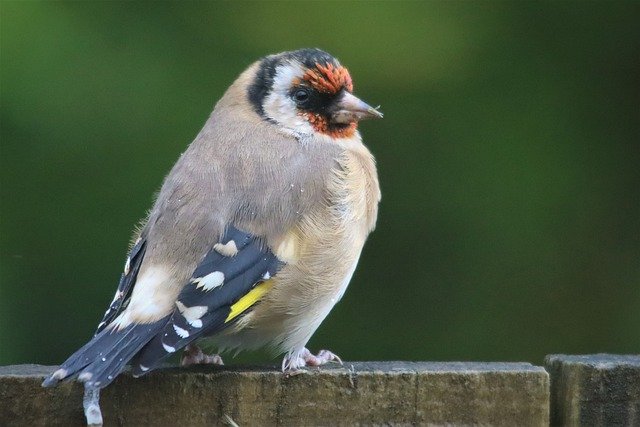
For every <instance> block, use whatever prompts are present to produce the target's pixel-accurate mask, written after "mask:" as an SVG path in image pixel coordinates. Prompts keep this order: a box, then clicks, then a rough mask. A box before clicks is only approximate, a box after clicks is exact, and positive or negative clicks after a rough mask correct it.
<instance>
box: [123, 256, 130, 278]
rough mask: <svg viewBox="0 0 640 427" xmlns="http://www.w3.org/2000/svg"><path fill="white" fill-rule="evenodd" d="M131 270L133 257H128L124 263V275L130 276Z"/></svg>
mask: <svg viewBox="0 0 640 427" xmlns="http://www.w3.org/2000/svg"><path fill="white" fill-rule="evenodd" d="M130 270H131V257H127V262H125V263H124V275H125V276H128V275H129V271H130Z"/></svg>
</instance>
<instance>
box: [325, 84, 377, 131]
mask: <svg viewBox="0 0 640 427" xmlns="http://www.w3.org/2000/svg"><path fill="white" fill-rule="evenodd" d="M335 108H336V110H335V111H334V112H333V113H331V120H332V121H333V122H334V123H343V124H348V123H352V122H357V121H359V120H362V119H381V118H382V117H383V116H382V113H381V112H380V111H378V108H380V107H377V108H373V107H372V106H370V105H369V104H367V103H366V102H364V101H362V100H361V99H360V98H358V97H356V96H354V95H352V94H351V93H349V92H347V91H344V92H343V93H342V95H341V97H340V99H338V101H337V102H336V107H335Z"/></svg>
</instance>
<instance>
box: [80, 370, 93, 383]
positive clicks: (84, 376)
mask: <svg viewBox="0 0 640 427" xmlns="http://www.w3.org/2000/svg"><path fill="white" fill-rule="evenodd" d="M91 377H93V374H92V373H91V372H83V373H81V374H80V375H78V381H82V382H86V381H89V380H90V379H91Z"/></svg>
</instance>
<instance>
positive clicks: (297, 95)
mask: <svg viewBox="0 0 640 427" xmlns="http://www.w3.org/2000/svg"><path fill="white" fill-rule="evenodd" d="M293 99H295V101H296V102H297V103H298V104H304V103H305V102H307V101H308V100H309V91H308V90H307V89H298V90H296V91H295V92H294V93H293Z"/></svg>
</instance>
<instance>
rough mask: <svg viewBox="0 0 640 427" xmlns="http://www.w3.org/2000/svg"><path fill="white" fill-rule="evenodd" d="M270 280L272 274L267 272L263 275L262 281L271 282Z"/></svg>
mask: <svg viewBox="0 0 640 427" xmlns="http://www.w3.org/2000/svg"><path fill="white" fill-rule="evenodd" d="M269 279H271V274H269V272H268V271H267V272H266V273H264V274H263V275H262V280H269Z"/></svg>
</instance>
